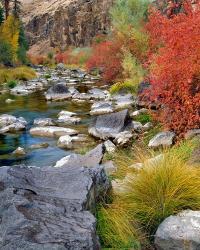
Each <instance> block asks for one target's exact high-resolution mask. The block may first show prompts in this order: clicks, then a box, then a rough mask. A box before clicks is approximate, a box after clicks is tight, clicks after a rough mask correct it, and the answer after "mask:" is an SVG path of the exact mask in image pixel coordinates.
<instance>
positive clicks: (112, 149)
mask: <svg viewBox="0 0 200 250" xmlns="http://www.w3.org/2000/svg"><path fill="white" fill-rule="evenodd" d="M104 146H105V148H106V151H107V152H108V153H114V152H115V151H116V146H115V144H114V143H112V142H111V141H110V140H107V141H105V142H104Z"/></svg>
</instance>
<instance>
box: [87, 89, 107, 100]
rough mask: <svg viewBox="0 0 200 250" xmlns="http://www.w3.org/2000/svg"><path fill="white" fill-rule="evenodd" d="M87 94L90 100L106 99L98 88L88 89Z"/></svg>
mask: <svg viewBox="0 0 200 250" xmlns="http://www.w3.org/2000/svg"><path fill="white" fill-rule="evenodd" d="M88 93H89V94H90V95H91V98H92V99H105V97H106V95H105V93H104V92H103V91H102V90H101V89H98V88H93V89H90V90H89V91H88Z"/></svg>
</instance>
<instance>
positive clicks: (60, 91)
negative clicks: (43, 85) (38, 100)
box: [45, 83, 72, 101]
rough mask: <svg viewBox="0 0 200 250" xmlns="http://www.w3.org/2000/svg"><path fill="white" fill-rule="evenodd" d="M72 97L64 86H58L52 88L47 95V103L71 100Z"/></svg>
mask: <svg viewBox="0 0 200 250" xmlns="http://www.w3.org/2000/svg"><path fill="white" fill-rule="evenodd" d="M71 97H72V95H71V93H70V92H69V90H68V88H67V87H66V85H64V84H60V83H59V84H56V85H54V86H52V87H51V88H50V89H49V90H48V91H47V93H46V95H45V98H46V100H47V101H63V100H67V99H69V98H71Z"/></svg>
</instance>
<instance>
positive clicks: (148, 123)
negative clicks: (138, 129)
mask: <svg viewBox="0 0 200 250" xmlns="http://www.w3.org/2000/svg"><path fill="white" fill-rule="evenodd" d="M151 128H153V124H152V123H151V122H147V123H146V124H144V126H143V130H144V131H148V130H150V129H151Z"/></svg>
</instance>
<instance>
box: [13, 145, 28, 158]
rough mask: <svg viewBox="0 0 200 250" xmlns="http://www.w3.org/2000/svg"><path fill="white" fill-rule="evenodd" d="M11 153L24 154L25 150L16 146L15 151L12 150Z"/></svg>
mask: <svg viewBox="0 0 200 250" xmlns="http://www.w3.org/2000/svg"><path fill="white" fill-rule="evenodd" d="M13 154H14V155H18V156H20V155H26V152H25V149H24V148H21V147H18V148H17V149H15V151H13Z"/></svg>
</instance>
